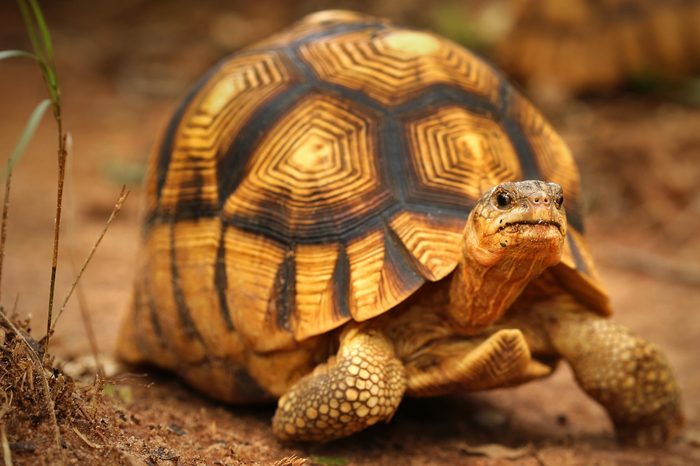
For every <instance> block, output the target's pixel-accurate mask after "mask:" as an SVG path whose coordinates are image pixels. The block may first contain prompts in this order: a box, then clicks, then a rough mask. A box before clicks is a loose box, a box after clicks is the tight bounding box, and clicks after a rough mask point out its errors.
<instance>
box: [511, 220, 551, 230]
mask: <svg viewBox="0 0 700 466" xmlns="http://www.w3.org/2000/svg"><path fill="white" fill-rule="evenodd" d="M525 226H549V227H556V228H557V230H559V231H560V232H561V223H559V222H555V221H553V220H518V221H517V222H508V223H506V224H505V225H502V226H500V227H499V228H498V231H499V232H500V231H503V230H505V229H506V228H510V229H514V230H516V231H520V230H522V228H523V227H525Z"/></svg>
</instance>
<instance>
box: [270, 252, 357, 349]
mask: <svg viewBox="0 0 700 466" xmlns="http://www.w3.org/2000/svg"><path fill="white" fill-rule="evenodd" d="M338 250H339V247H338V245H337V244H319V245H316V244H314V245H304V244H299V245H297V247H296V250H295V253H294V257H295V260H296V290H295V291H296V305H295V308H294V314H293V316H292V317H291V319H292V327H293V331H294V337H295V338H296V339H297V340H304V339H306V338H308V337H310V336H312V335H316V334H319V333H322V332H326V331H328V330H332V329H334V328H336V327H338V326H339V325H341V324H343V323H345V322H347V321H348V320H350V316H345V315H342V311H341V309H339V308H338V299H339V297H338V296H336V287H335V284H334V275H333V272H334V271H335V268H336V261H337V260H338ZM278 311H279V310H278Z"/></svg>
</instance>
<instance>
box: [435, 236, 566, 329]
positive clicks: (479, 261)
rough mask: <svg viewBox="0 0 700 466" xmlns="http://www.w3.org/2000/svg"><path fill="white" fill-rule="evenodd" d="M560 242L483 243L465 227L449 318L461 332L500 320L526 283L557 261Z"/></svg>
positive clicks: (452, 287)
mask: <svg viewBox="0 0 700 466" xmlns="http://www.w3.org/2000/svg"><path fill="white" fill-rule="evenodd" d="M562 243H563V237H562V240H561V241H523V242H520V243H518V242H508V243H506V242H499V241H496V243H495V244H493V243H492V244H487V245H484V241H483V240H482V239H481V238H480V237H479V234H478V233H477V232H476V231H475V229H474V228H467V230H466V231H465V238H464V241H463V244H462V251H463V254H462V260H461V262H460V264H459V266H458V267H457V270H456V271H455V273H454V274H453V276H452V279H451V280H452V281H451V283H450V305H449V307H448V317H449V319H450V320H451V324H452V325H453V327H454V328H455V330H456V331H457V332H458V333H460V334H464V335H471V334H474V333H478V332H479V330H480V329H482V328H483V327H485V326H487V325H489V324H491V323H493V322H494V321H496V320H497V319H499V318H500V317H501V316H502V315H503V313H504V312H505V311H506V310H507V309H508V308H509V307H510V305H511V304H512V303H513V302H514V301H515V299H516V298H517V297H518V296H519V295H520V293H521V292H522V291H523V289H524V288H525V287H526V286H527V284H528V283H530V281H531V280H532V279H534V278H536V277H537V276H539V275H540V274H541V273H542V272H543V271H544V270H545V269H546V268H548V267H550V266H553V265H555V264H557V263H559V261H560V259H561V248H562Z"/></svg>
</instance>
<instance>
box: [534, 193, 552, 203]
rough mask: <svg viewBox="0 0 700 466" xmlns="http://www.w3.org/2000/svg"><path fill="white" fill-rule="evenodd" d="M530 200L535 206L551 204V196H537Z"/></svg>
mask: <svg viewBox="0 0 700 466" xmlns="http://www.w3.org/2000/svg"><path fill="white" fill-rule="evenodd" d="M530 200H531V201H532V203H533V204H535V205H538V204H545V205H547V204H549V196H547V195H544V194H539V195H536V196H532V197H530Z"/></svg>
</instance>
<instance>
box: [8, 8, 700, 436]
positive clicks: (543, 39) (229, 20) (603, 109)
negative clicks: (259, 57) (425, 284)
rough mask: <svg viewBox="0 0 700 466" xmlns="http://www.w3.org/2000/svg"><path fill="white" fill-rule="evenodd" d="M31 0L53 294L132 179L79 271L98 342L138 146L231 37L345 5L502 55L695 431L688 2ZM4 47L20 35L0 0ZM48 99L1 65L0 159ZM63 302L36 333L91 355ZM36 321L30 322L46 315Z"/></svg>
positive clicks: (123, 282) (629, 312)
mask: <svg viewBox="0 0 700 466" xmlns="http://www.w3.org/2000/svg"><path fill="white" fill-rule="evenodd" d="M42 6H43V8H44V12H45V15H46V19H47V22H48V25H49V28H50V30H51V33H52V36H53V40H54V46H55V54H56V61H57V68H58V74H59V79H60V85H61V90H62V93H63V106H64V109H63V114H64V119H65V127H66V129H67V130H68V131H69V132H70V133H71V136H72V138H71V139H72V144H71V151H70V155H69V162H68V175H67V180H66V183H67V184H66V202H65V214H64V215H65V217H64V223H63V228H62V235H63V236H62V247H61V255H60V259H61V262H60V266H59V272H58V279H59V281H58V284H59V286H58V291H57V302H58V303H60V301H61V300H62V299H63V296H64V294H65V291H66V289H67V287H68V286H69V285H70V283H71V282H72V278H73V277H74V271H73V270H72V265H71V262H74V263H75V264H76V265H79V264H80V263H81V262H82V260H83V258H84V257H85V256H86V255H87V252H88V251H89V249H90V247H91V245H92V243H93V242H94V240H95V238H96V237H97V236H98V234H99V232H100V230H101V229H102V227H103V225H104V221H105V220H106V218H107V217H108V216H109V213H110V212H111V210H112V207H113V205H114V202H115V200H116V198H117V197H118V192H119V187H120V186H121V185H122V184H126V185H128V186H129V188H130V189H131V190H132V194H131V196H130V198H129V199H128V200H127V204H126V207H125V208H124V210H123V212H122V214H121V217H120V218H119V219H118V220H117V221H116V222H115V223H114V225H113V226H112V228H111V229H110V231H109V232H108V233H107V236H106V238H105V241H104V243H103V244H102V246H101V247H100V249H99V250H98V252H97V254H96V256H95V259H94V262H93V264H92V265H91V267H90V269H88V273H87V275H86V276H85V278H84V279H83V281H82V286H81V288H82V290H83V292H82V296H83V299H84V305H85V306H86V307H87V308H88V309H89V310H90V312H91V315H92V316H93V317H92V320H93V324H94V326H95V327H96V329H97V332H98V335H99V345H100V349H101V350H102V351H105V352H110V351H111V349H112V346H113V340H114V335H115V332H116V328H117V325H118V321H119V317H120V315H121V312H122V310H123V309H124V308H125V306H126V305H127V303H128V299H129V293H130V286H131V280H132V277H133V263H134V261H135V257H136V255H137V253H138V252H137V251H138V242H139V232H138V224H139V207H140V199H139V197H140V188H139V186H140V181H141V179H142V177H143V174H144V169H145V165H146V160H147V157H148V154H149V152H150V150H151V148H152V147H153V145H154V144H155V143H156V140H157V138H158V134H159V132H160V130H161V128H163V127H164V126H165V124H166V121H167V119H168V117H169V115H170V113H171V112H172V111H173V110H174V108H175V107H176V106H177V103H178V100H179V99H180V98H181V96H183V94H184V93H185V91H186V90H187V88H188V87H189V86H190V85H192V84H193V83H194V81H195V80H196V79H197V78H198V77H199V76H200V75H201V74H202V73H203V72H204V71H205V70H207V69H208V68H209V67H210V66H211V65H212V64H214V63H215V62H217V61H218V60H219V59H221V58H222V57H224V56H226V55H228V54H230V53H232V52H234V51H235V50H237V49H238V48H241V47H243V46H245V45H247V44H250V43H253V42H255V41H256V40H259V39H262V38H264V37H265V36H267V35H269V34H271V33H273V32H275V31H278V30H280V29H282V28H284V27H285V26H287V25H289V24H291V23H292V22H294V21H295V20H297V19H299V18H301V17H302V16H303V15H305V14H307V13H310V12H313V11H317V10H321V9H326V8H346V9H353V10H358V11H362V12H365V13H370V14H375V15H378V16H383V17H388V18H390V19H392V20H394V21H395V22H398V23H402V24H405V25H408V26H410V27H415V28H419V29H430V30H433V31H435V32H438V33H440V34H443V35H445V36H447V37H449V38H451V39H453V40H454V41H457V42H459V43H461V44H463V45H465V46H467V47H469V48H471V49H472V50H474V51H476V52H477V53H479V54H480V55H481V56H483V57H484V58H485V59H486V60H488V61H490V62H492V63H494V64H495V65H496V66H498V67H500V68H502V69H504V70H505V72H506V74H507V75H508V76H510V77H511V78H512V79H513V80H514V82H515V83H516V85H517V86H518V87H520V88H521V89H522V90H523V92H524V93H526V94H527V95H528V96H529V97H530V98H531V99H532V100H533V101H534V102H535V104H536V106H538V107H539V108H540V109H541V110H542V111H543V113H544V114H545V115H546V116H547V118H548V119H549V120H550V122H551V123H552V124H553V126H554V127H555V128H556V129H557V130H558V131H559V132H560V133H561V134H562V135H563V137H564V139H565V140H566V142H567V143H568V144H569V146H570V147H571V149H572V151H573V153H574V156H575V158H576V159H577V161H578V163H579V167H580V170H581V174H582V179H583V188H584V192H585V204H586V211H587V228H588V238H589V241H590V242H591V245H592V250H593V253H594V256H595V259H596V260H597V262H598V264H599V266H600V269H601V273H602V275H603V278H604V280H605V281H606V283H607V284H608V285H609V287H610V291H611V295H612V299H613V304H614V305H615V307H616V308H617V309H619V312H618V320H620V321H622V322H623V323H625V324H627V325H629V326H631V327H632V328H634V329H635V330H637V331H638V332H640V333H642V334H643V335H645V336H647V337H648V338H650V339H652V340H653V341H655V342H657V343H659V345H660V346H662V347H663V348H664V349H665V350H667V352H668V354H669V356H670V358H671V359H672V362H673V363H674V365H675V366H676V368H677V370H678V373H679V376H680V378H681V382H682V384H683V385H684V388H685V389H686V393H688V396H687V398H688V401H687V404H688V409H689V412H688V414H689V419H690V420H691V426H692V425H694V426H697V419H698V418H699V417H700V414H699V410H700V402H699V401H698V397H697V393H699V392H700V374H698V375H697V376H695V375H693V374H694V373H696V372H697V364H698V362H700V355H698V352H697V341H698V339H700V319H697V317H696V316H695V313H696V312H697V310H698V308H699V307H700V291H699V290H700V190H699V189H698V187H699V185H700V183H699V182H700V74H696V73H698V72H699V71H700V0H444V1H439V0H354V1H351V0H347V1H333V2H331V1H326V0H303V1H286V0H256V1H241V0H227V1H214V0H199V1H197V2H194V1H191V0H118V1H116V0H115V1H106V0H102V1H89V0H55V1H50V2H49V1H45V2H42ZM4 49H29V44H28V41H27V38H26V33H25V31H24V28H23V23H22V20H21V16H20V14H19V11H18V9H17V6H16V5H15V4H14V2H0V50H4ZM45 95H46V91H45V88H44V85H43V83H42V81H41V77H40V74H39V72H38V70H37V69H36V67H35V66H34V64H33V63H31V62H30V61H29V60H22V59H13V60H4V61H1V62H0V105H1V107H0V108H1V109H2V114H1V115H0V154H9V153H10V151H11V149H12V148H13V147H14V144H15V142H16V141H17V138H18V137H19V135H20V133H21V132H22V129H23V127H24V124H25V123H26V120H27V118H28V116H29V114H30V113H31V111H32V110H33V108H34V107H35V105H36V104H37V103H38V102H39V101H40V100H41V99H43V98H44V97H45ZM44 120H45V121H44V122H43V123H42V125H41V126H40V128H39V131H38V133H37V134H36V136H35V137H34V139H33V141H32V142H31V144H30V146H29V149H28V151H27V152H26V154H25V155H24V157H23V159H22V160H21V162H20V163H19V165H18V166H17V167H16V172H15V175H14V177H13V191H12V195H11V208H10V223H9V230H8V245H7V252H6V256H7V257H6V259H5V273H4V275H3V283H2V291H3V294H2V297H3V304H5V306H6V307H11V304H12V303H16V307H17V309H18V310H19V312H20V314H21V315H32V316H33V318H34V320H35V322H37V323H38V322H43V320H44V319H45V309H46V307H47V296H48V279H49V275H50V264H51V247H52V238H53V233H52V231H53V215H54V207H55V190H56V173H57V163H56V136H55V124H54V122H53V121H52V120H51V119H50V118H49V117H48V115H47V116H46V117H45V119H44ZM5 156H6V155H3V157H5ZM76 301H77V300H76V299H74V300H73V302H72V303H71V305H70V306H69V308H68V310H67V312H66V315H65V316H64V317H62V320H61V321H60V323H59V325H58V327H57V328H58V330H57V335H56V338H55V339H54V340H53V341H52V345H53V346H54V347H55V351H56V352H57V354H59V355H60V356H62V357H63V358H66V359H71V358H76V357H79V356H81V355H84V354H86V353H87V352H88V346H87V340H86V337H85V332H84V329H83V326H82V325H83V323H82V321H81V319H80V317H79V314H78V312H77V311H76V310H75V306H76V305H77V303H76ZM35 327H37V328H35V333H36V334H37V335H38V336H41V335H43V325H38V324H37V325H35ZM553 383H555V384H557V383H559V384H560V385H555V386H564V387H568V385H566V383H568V382H557V381H555V382H553ZM561 384H564V385H561ZM523 396H525V397H527V396H529V395H523ZM533 396H535V395H533ZM535 398H536V396H535ZM573 400H574V401H571V403H575V402H576V400H577V399H576V398H574V399H573ZM533 413H537V410H535V411H533ZM599 414H600V413H599ZM599 417H600V416H599ZM584 419H585V415H584ZM596 422H598V424H596ZM601 422H603V421H594V422H592V423H590V424H588V425H586V426H583V427H581V428H582V429H584V430H585V429H587V428H588V429H594V428H596V426H600V425H602V424H601Z"/></svg>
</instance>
